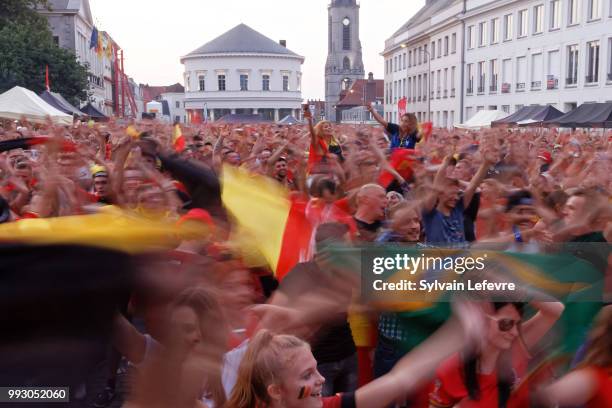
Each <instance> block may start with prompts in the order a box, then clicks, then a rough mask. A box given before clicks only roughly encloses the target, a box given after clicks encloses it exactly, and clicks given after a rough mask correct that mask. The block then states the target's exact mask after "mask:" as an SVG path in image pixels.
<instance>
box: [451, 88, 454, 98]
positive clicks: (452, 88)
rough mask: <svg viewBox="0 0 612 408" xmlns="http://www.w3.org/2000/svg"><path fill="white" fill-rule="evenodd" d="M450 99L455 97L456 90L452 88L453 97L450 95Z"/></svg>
mask: <svg viewBox="0 0 612 408" xmlns="http://www.w3.org/2000/svg"><path fill="white" fill-rule="evenodd" d="M450 97H451V98H454V97H455V88H451V95H450Z"/></svg>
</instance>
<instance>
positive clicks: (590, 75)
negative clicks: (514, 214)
mask: <svg viewBox="0 0 612 408" xmlns="http://www.w3.org/2000/svg"><path fill="white" fill-rule="evenodd" d="M482 3H483V2H482V1H480V2H478V1H468V10H467V12H466V14H465V17H464V19H465V24H466V31H465V32H466V53H465V63H466V84H465V89H464V91H465V94H466V97H465V111H464V117H465V119H466V120H467V119H469V118H470V117H472V116H473V115H474V114H475V113H476V112H478V111H479V110H483V109H499V110H503V111H506V112H508V113H512V112H515V111H516V110H518V109H520V108H522V107H523V106H524V105H532V104H539V105H552V106H554V107H555V108H557V109H559V110H561V111H563V112H568V111H570V110H572V109H573V108H575V107H576V106H578V105H581V104H583V103H588V102H606V101H610V100H612V9H611V8H610V7H611V6H612V2H611V1H609V0H607V1H606V0H535V1H534V0H531V1H489V2H485V4H482Z"/></svg>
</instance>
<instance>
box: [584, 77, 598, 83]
mask: <svg viewBox="0 0 612 408" xmlns="http://www.w3.org/2000/svg"><path fill="white" fill-rule="evenodd" d="M585 80H586V83H587V84H592V83H595V82H598V81H599V78H598V76H597V75H587V76H586V77H585Z"/></svg>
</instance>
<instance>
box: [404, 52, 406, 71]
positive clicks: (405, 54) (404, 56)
mask: <svg viewBox="0 0 612 408" xmlns="http://www.w3.org/2000/svg"><path fill="white" fill-rule="evenodd" d="M404 69H406V53H404Z"/></svg>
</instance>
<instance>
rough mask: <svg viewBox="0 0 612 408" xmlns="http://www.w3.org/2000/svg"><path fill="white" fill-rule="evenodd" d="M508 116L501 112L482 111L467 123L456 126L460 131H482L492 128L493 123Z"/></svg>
mask: <svg viewBox="0 0 612 408" xmlns="http://www.w3.org/2000/svg"><path fill="white" fill-rule="evenodd" d="M506 116H508V114H507V113H506V112H504V111H500V110H481V111H479V112H476V114H475V115H474V116H473V117H472V118H471V119H470V120H468V121H467V122H465V123H462V124H460V125H455V127H457V128H459V129H480V128H485V127H491V122H493V121H495V120H499V119H501V118H505V117H506Z"/></svg>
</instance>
